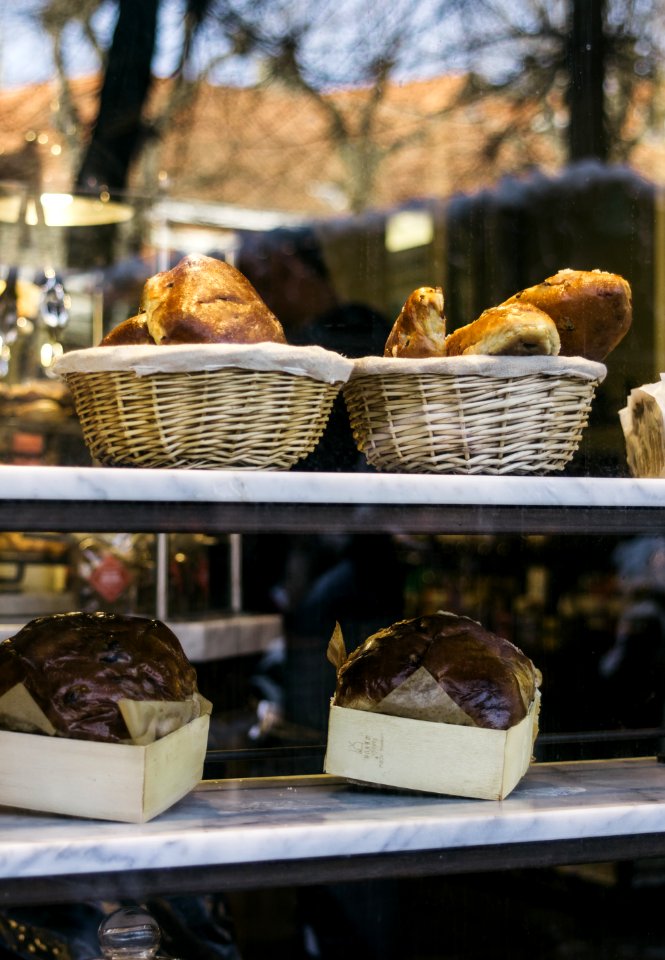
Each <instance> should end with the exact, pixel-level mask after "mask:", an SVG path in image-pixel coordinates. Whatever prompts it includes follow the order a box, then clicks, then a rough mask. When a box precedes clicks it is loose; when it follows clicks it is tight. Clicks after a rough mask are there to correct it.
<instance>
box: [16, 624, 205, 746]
mask: <svg viewBox="0 0 665 960" xmlns="http://www.w3.org/2000/svg"><path fill="white" fill-rule="evenodd" d="M18 683H22V684H23V685H24V686H25V688H26V690H27V692H28V693H29V694H30V695H31V697H32V698H33V700H34V701H35V703H36V704H37V705H38V707H39V708H41V710H42V711H43V713H44V714H45V715H46V717H47V718H48V720H49V721H50V723H51V724H52V725H53V727H54V728H55V732H56V734H57V735H60V736H65V737H71V738H75V739H81V740H100V741H108V742H119V741H123V740H126V739H127V737H128V731H127V727H126V724H125V722H124V720H123V717H122V714H121V711H120V708H119V705H118V704H119V701H121V700H129V701H177V702H181V701H186V700H191V699H193V698H194V697H195V696H196V695H197V679H196V671H195V670H194V667H193V666H192V665H191V664H190V663H189V661H188V660H187V657H186V656H185V653H184V651H183V649H182V647H181V645H180V642H179V640H178V639H177V637H176V636H175V634H173V633H172V631H171V630H170V629H169V628H168V627H167V626H166V625H165V624H163V623H161V622H160V621H159V620H150V619H147V618H143V617H132V616H122V615H120V614H111V613H79V612H75V613H63V614H54V615H52V616H44V617H38V618H37V619H35V620H31V621H30V622H29V623H27V624H26V625H25V626H24V627H23V628H22V629H21V630H19V632H18V633H17V634H15V635H14V636H13V637H11V638H9V639H7V640H4V641H3V642H2V643H1V644H0V696H2V695H3V694H6V693H7V692H8V691H9V690H10V689H11V688H12V687H14V686H15V685H16V684H18ZM4 720H5V718H4V717H2V715H1V713H0V725H2V726H5V727H6V726H7V724H6V723H4V722H3V721H4ZM9 728H10V729H15V727H12V726H11V725H9Z"/></svg>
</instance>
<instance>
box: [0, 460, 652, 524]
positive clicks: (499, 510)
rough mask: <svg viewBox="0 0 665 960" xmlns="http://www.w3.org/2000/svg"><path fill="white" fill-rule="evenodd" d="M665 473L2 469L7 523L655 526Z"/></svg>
mask: <svg viewBox="0 0 665 960" xmlns="http://www.w3.org/2000/svg"><path fill="white" fill-rule="evenodd" d="M664 506H665V479H662V480H661V479H644V480H635V479H630V478H589V477H568V476H556V475H548V476H545V477H530V476H519V477H518V476H506V477H495V476H459V475H441V476H435V475H426V474H376V473H306V472H297V471H290V472H289V471H286V472H280V471H224V470H154V469H130V468H108V467H27V466H26V467H21V466H0V529H6V530H58V531H72V530H80V529H83V530H86V531H91V532H92V531H98V530H111V529H116V530H118V529H123V530H126V531H138V530H146V531H164V532H179V531H184V530H202V529H203V530H206V531H208V532H229V531H231V532H238V533H242V532H262V531H265V530H267V529H269V530H271V531H272V532H304V531H311V532H315V531H317V532H325V531H328V530H349V531H355V532H378V531H386V530H387V531H391V532H399V531H404V532H414V533H418V532H443V533H445V532H450V533H467V534H472V533H491V532H497V533H501V532H514V533H521V534H523V533H529V532H533V533H550V532H552V533H555V532H563V533H566V532H571V533H583V532H598V533H603V532H605V533H630V534H636V533H640V532H653V530H654V527H661V526H665V513H664V512H663V511H662V510H661V508H662V507H664Z"/></svg>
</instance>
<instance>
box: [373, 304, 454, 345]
mask: <svg viewBox="0 0 665 960" xmlns="http://www.w3.org/2000/svg"><path fill="white" fill-rule="evenodd" d="M445 336H446V319H445V316H444V298H443V290H442V288H441V287H418V289H417V290H414V291H413V292H412V293H410V294H409V296H408V297H407V299H406V301H405V303H404V306H403V307H402V309H401V311H400V313H399V316H398V317H397V319H396V320H395V322H394V324H393V326H392V329H391V331H390V334H389V335H388V339H387V340H386V345H385V348H384V352H383V353H384V356H385V357H437V356H441V355H442V353H443V343H444V339H445Z"/></svg>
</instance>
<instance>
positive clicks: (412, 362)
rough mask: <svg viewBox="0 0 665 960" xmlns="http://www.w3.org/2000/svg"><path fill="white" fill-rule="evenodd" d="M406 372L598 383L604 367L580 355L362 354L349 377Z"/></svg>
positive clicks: (604, 371)
mask: <svg viewBox="0 0 665 960" xmlns="http://www.w3.org/2000/svg"><path fill="white" fill-rule="evenodd" d="M400 373H408V374H422V373H428V374H441V375H445V374H447V375H450V376H475V377H524V376H533V375H538V374H542V375H544V376H552V377H566V376H573V377H578V378H580V379H583V380H598V382H599V383H600V382H602V381H603V380H604V379H605V376H606V374H607V367H605V366H604V364H602V363H596V362H595V361H593V360H586V359H585V358H584V357H544V356H536V357H508V356H501V357H487V356H479V355H471V356H464V357H426V358H423V359H417V360H416V359H411V358H409V357H362V358H361V359H359V360H356V361H354V364H353V374H352V377H360V376H376V375H377V374H378V375H386V374H387V375H396V374H400Z"/></svg>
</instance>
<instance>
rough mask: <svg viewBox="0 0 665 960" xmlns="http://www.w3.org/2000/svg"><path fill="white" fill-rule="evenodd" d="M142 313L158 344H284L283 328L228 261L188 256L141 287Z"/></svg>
mask: <svg viewBox="0 0 665 960" xmlns="http://www.w3.org/2000/svg"><path fill="white" fill-rule="evenodd" d="M140 309H141V312H145V314H146V322H147V326H148V330H149V332H150V335H151V336H152V338H153V339H154V340H155V342H156V343H163V344H173V343H260V342H266V341H273V342H276V343H285V342H286V338H285V336H284V330H283V329H282V325H281V323H280V322H279V320H278V319H277V317H276V316H275V315H274V313H273V312H272V311H271V310H270V309H269V308H268V306H267V305H266V304H265V303H264V302H263V300H262V299H261V297H260V296H259V294H258V293H257V291H256V290H255V289H254V287H253V286H252V284H251V283H250V282H249V280H248V279H247V278H246V277H245V276H244V275H243V274H242V273H241V272H240V271H239V270H237V269H236V268H235V267H233V266H232V265H231V264H230V263H226V262H224V261H223V260H217V259H216V258H215V257H206V256H203V255H201V254H190V255H188V256H186V257H183V259H182V260H181V261H180V262H179V263H177V264H176V266H175V267H173V268H172V269H171V270H166V271H164V272H162V273H157V274H155V275H154V276H153V277H150V279H148V280H147V281H146V283H145V285H144V287H143V294H142V298H141V308H140Z"/></svg>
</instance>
